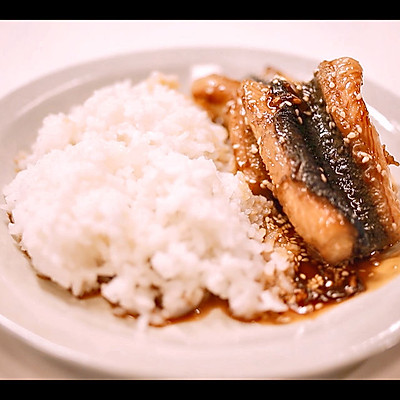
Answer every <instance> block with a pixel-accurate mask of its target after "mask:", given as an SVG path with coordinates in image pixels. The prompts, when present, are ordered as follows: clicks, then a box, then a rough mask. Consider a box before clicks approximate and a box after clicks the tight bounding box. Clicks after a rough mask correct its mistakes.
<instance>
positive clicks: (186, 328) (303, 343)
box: [0, 48, 400, 378]
mask: <svg viewBox="0 0 400 400" xmlns="http://www.w3.org/2000/svg"><path fill="white" fill-rule="evenodd" d="M318 62H319V60H317V61H313V60H308V59H303V58H298V57H293V56H290V55H284V54H279V53H271V52H265V51H261V50H257V49H219V48H208V49H199V48H196V49H168V50H162V51H151V52H143V53H136V54H128V55H122V56H118V57H113V58H109V59H105V60H97V61H94V62H90V63H86V64H83V65H79V66H75V67H73V68H68V69H66V70H62V71H59V72H56V73H54V74H51V75H48V76H46V77H44V78H42V79H39V80H37V81H35V82H32V83H30V84H28V85H26V86H24V87H22V88H20V89H18V90H16V91H15V92H13V93H11V94H10V95H8V96H7V97H6V98H4V99H2V100H1V101H0V121H1V127H0V159H1V165H2V168H1V170H0V187H3V185H4V184H6V183H8V182H9V181H10V180H11V179H12V178H13V176H14V174H15V172H14V166H13V158H14V156H15V155H16V154H17V152H18V151H19V150H20V149H22V148H27V147H28V146H29V144H30V143H31V142H32V141H33V140H34V138H35V136H36V132H37V129H38V127H39V126H40V123H41V121H42V119H43V117H44V116H46V115H47V114H48V113H50V112H58V111H68V109H69V108H70V106H72V105H74V104H77V103H79V102H82V101H83V100H84V99H85V98H86V97H88V96H89V95H90V94H91V92H92V91H93V90H94V89H96V88H98V87H101V86H103V85H106V84H109V83H113V82H115V81H116V80H120V79H125V78H131V79H132V80H133V81H139V80H141V79H143V78H145V77H147V75H148V73H149V72H150V71H152V70H159V71H162V72H165V73H173V74H176V75H178V77H179V78H180V81H181V84H182V90H185V91H188V88H189V83H190V80H191V77H192V73H197V72H198V69H197V67H198V66H199V65H200V66H203V67H207V68H208V67H210V65H211V66H213V65H216V66H219V67H220V68H221V69H222V72H224V73H226V74H227V75H229V76H232V77H237V78H240V77H243V76H246V75H247V74H249V73H257V72H259V71H261V70H262V68H263V67H264V66H266V65H274V66H277V67H278V68H279V69H280V70H282V71H286V72H287V73H289V74H291V75H292V76H294V77H296V78H298V79H309V78H311V76H312V73H313V70H314V69H315V67H316V66H317V65H318ZM193 67H196V68H195V69H193ZM196 71H197V72H196ZM365 74H366V75H367V76H368V71H365ZM363 93H364V98H365V99H366V101H367V102H368V104H369V105H370V111H371V114H372V115H373V117H374V120H375V123H376V125H377V128H378V131H379V132H380V133H381V137H382V140H383V142H384V143H386V144H387V145H388V148H389V151H390V152H392V153H393V154H394V155H395V156H397V158H398V159H399V158H400V157H399V155H400V142H399V139H398V138H396V135H397V136H398V133H399V131H398V129H397V127H398V126H400V125H399V123H400V121H399V119H400V115H398V110H400V99H398V98H397V97H395V96H394V95H392V94H390V93H388V92H386V91H384V90H382V89H380V88H379V87H378V86H376V85H374V84H372V83H370V82H368V80H366V82H365V84H364V90H363ZM396 178H398V176H397V177H396ZM6 223H7V218H6V216H5V215H4V212H2V215H1V221H0V324H1V326H2V327H3V328H5V329H7V330H9V331H11V332H12V333H14V334H15V335H16V336H18V337H20V338H21V339H23V340H24V341H26V342H27V343H29V344H30V345H32V346H34V347H35V348H37V349H40V350H41V351H43V352H45V353H46V354H47V355H51V356H52V357H56V358H57V359H58V360H62V361H63V362H70V363H74V364H79V365H80V366H83V367H87V368H94V369H96V370H100V371H102V372H105V373H106V374H110V376H118V377H147V378H289V377H290V378H291V377H306V376H311V377H315V376H318V375H319V374H321V373H326V372H328V371H332V370H334V369H336V368H340V367H344V366H348V365H350V364H352V363H356V362H358V361H361V360H363V359H365V358H367V357H369V356H371V355H373V354H376V353H378V352H380V351H383V350H384V349H387V348H389V347H391V346H393V345H394V344H396V343H397V342H398V341H399V340H400V279H398V278H395V279H393V280H392V281H390V282H389V283H387V284H386V285H384V286H383V287H381V288H380V289H377V290H374V291H370V292H367V293H364V294H361V295H359V296H357V297H355V298H353V299H351V300H348V301H346V302H345V303H343V304H340V305H337V306H335V307H332V308H331V309H329V310H328V311H326V312H324V313H322V314H321V315H319V316H318V317H316V318H309V319H306V320H303V321H299V322H295V323H292V324H287V325H272V324H271V325H267V324H252V323H251V324H246V323H240V322H238V321H235V320H232V319H230V318H228V317H226V316H225V315H223V314H222V313H221V312H219V311H218V310H215V311H213V312H211V313H210V314H209V315H208V316H207V317H205V318H203V319H201V320H199V321H192V322H185V323H180V324H175V325H171V326H167V327H164V328H149V329H148V330H147V331H145V332H144V333H140V332H139V331H138V329H137V326H136V321H135V320H133V319H122V318H117V317H115V316H113V315H112V313H111V312H110V307H109V305H108V304H106V303H105V302H103V301H102V300H101V299H97V298H93V299H87V300H78V299H75V298H73V297H72V296H70V295H69V293H67V292H65V291H63V290H61V289H59V288H57V287H56V286H55V285H53V284H51V283H50V282H48V281H44V280H41V279H38V278H37V277H36V276H35V274H34V272H33V270H32V268H31V267H30V265H29V262H28V260H27V259H26V258H25V257H24V256H23V255H22V254H21V253H20V251H19V250H18V249H17V247H16V245H15V244H14V242H13V240H12V239H11V238H10V236H9V234H8V231H7V227H6Z"/></svg>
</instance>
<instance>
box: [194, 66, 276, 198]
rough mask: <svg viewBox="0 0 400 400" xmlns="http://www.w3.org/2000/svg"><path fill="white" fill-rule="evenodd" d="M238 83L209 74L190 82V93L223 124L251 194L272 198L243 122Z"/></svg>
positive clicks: (250, 134)
mask: <svg viewBox="0 0 400 400" xmlns="http://www.w3.org/2000/svg"><path fill="white" fill-rule="evenodd" d="M239 87H240V82H239V81H236V80H233V79H229V78H226V77H224V76H221V75H216V74H214V75H210V76H207V77H204V78H200V79H198V80H196V81H195V82H194V83H193V86H192V95H193V98H194V100H195V101H196V102H197V103H198V104H199V105H200V106H202V107H203V108H204V109H205V110H206V111H207V112H208V114H209V116H210V118H211V119H212V120H213V121H220V122H221V124H223V125H224V126H226V128H227V130H228V133H229V139H230V142H231V144H232V148H233V153H234V156H235V161H236V167H237V170H239V171H241V172H243V174H244V176H245V179H246V181H247V183H248V185H249V187H250V189H251V190H252V192H253V193H254V194H262V195H264V196H265V197H268V198H272V193H271V190H270V186H271V179H270V177H269V174H268V172H267V170H266V168H265V164H264V162H263V160H262V158H261V156H260V153H259V151H258V146H257V142H256V139H255V137H254V134H253V132H252V130H251V128H250V127H249V126H248V125H246V124H245V121H244V115H243V113H240V112H239V111H240V110H241V109H242V105H241V98H240V97H239V96H238V93H237V91H238V89H239Z"/></svg>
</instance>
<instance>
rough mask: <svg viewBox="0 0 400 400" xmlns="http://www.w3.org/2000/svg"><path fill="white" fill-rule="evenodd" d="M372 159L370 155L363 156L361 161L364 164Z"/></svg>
mask: <svg viewBox="0 0 400 400" xmlns="http://www.w3.org/2000/svg"><path fill="white" fill-rule="evenodd" d="M369 160H370V158H369V157H368V156H365V157H363V159H362V160H361V162H362V163H363V164H365V163H367V162H368V161H369Z"/></svg>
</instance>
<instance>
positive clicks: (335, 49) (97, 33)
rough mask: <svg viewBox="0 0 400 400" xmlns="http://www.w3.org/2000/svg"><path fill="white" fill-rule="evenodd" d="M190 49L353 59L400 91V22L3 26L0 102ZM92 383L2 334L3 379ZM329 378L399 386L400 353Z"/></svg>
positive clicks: (390, 352) (17, 22)
mask: <svg viewBox="0 0 400 400" xmlns="http://www.w3.org/2000/svg"><path fill="white" fill-rule="evenodd" d="M186 46H207V47H221V46H235V47H254V48H259V49H265V50H273V51H281V52H284V53H290V54H295V55H299V56H303V57H307V58H312V59H315V60H316V64H317V63H318V62H319V61H321V60H323V59H331V58H335V57H340V56H351V57H353V58H355V59H357V60H358V61H359V62H360V63H361V65H362V67H363V69H364V76H365V78H366V79H368V80H371V81H373V82H374V83H377V84H379V85H380V86H382V87H384V88H385V89H387V90H389V91H391V92H393V93H395V94H396V93H399V91H400V74H399V67H400V52H399V46H400V21H395V20H385V21H374V20H355V21H352V20H342V21H337V20H301V21H297V20H274V21H268V20H248V21H247V20H223V21H220V20H210V21H202V20H155V21H153V20H145V21H141V20H138V21H135V20H133V21H132V20H127V21H125V20H110V21H108V20H106V21H104V20H102V21H94V20H90V21H85V20H42V21H41V20H0V98H1V97H3V96H5V95H7V94H8V93H10V92H12V91H13V90H15V89H17V88H19V87H21V86H23V85H25V84H27V83H29V82H31V81H32V80H35V79H37V78H39V77H42V76H45V75H46V74H48V73H51V72H54V71H56V70H60V69H63V68H67V67H69V66H72V65H76V64H79V63H82V62H86V61H90V60H94V59H97V58H102V57H107V56H113V55H117V54H124V53H129V52H133V51H138V50H145V49H160V48H172V47H186ZM399 113H400V110H399ZM91 377H95V378H96V377H100V378H102V377H101V376H93V375H90V374H89V373H88V372H86V371H84V370H78V369H74V368H71V367H69V366H65V365H64V364H63V363H62V362H55V361H54V360H52V359H50V358H48V357H47V356H45V355H42V354H39V353H37V352H36V351H35V350H32V349H30V348H29V347H28V346H26V345H23V344H21V343H20V341H19V340H17V339H15V338H13V337H11V336H10V335H8V334H5V333H3V332H1V331H0V379H24V378H28V379H29V378H30V379H45V378H48V379H55V378H58V379H68V378H91ZM329 377H332V378H349V379H381V378H388V379H400V345H398V346H396V347H394V348H393V349H391V350H388V351H386V352H384V353H382V354H380V355H378V356H375V357H373V358H371V359H369V360H367V361H365V362H363V363H361V364H359V365H357V366H355V367H352V368H348V369H346V370H344V371H341V372H338V373H337V374H335V375H331V376H329Z"/></svg>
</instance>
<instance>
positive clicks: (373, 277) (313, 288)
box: [168, 243, 400, 324]
mask: <svg viewBox="0 0 400 400" xmlns="http://www.w3.org/2000/svg"><path fill="white" fill-rule="evenodd" d="M321 268H322V265H320V264H319V263H318V262H317V261H316V260H313V261H309V260H307V261H303V262H300V263H299V267H298V268H297V270H296V275H295V278H294V281H295V285H296V289H295V291H297V301H298V303H297V304H292V305H291V308H290V309H289V310H288V311H285V312H281V313H275V312H265V313H262V314H260V315H258V316H257V317H256V318H253V319H250V320H243V319H240V318H237V317H235V316H234V315H232V313H231V312H230V310H229V305H228V302H227V301H225V300H221V299H220V298H218V297H216V296H213V295H212V294H209V295H207V296H206V297H205V299H204V300H203V301H202V303H201V304H200V305H199V306H198V307H197V308H196V309H194V310H193V311H192V312H191V313H189V314H187V315H184V316H181V317H179V318H176V319H173V320H171V321H169V322H168V323H169V324H174V323H181V322H190V321H197V320H200V319H202V318H205V317H206V316H207V315H208V314H209V313H210V312H211V311H213V310H215V309H219V310H221V311H222V312H223V313H224V314H226V315H228V316H229V317H231V318H234V319H236V320H238V321H241V322H245V323H262V324H285V323H292V322H296V321H301V320H304V319H307V318H308V319H309V318H315V317H317V316H318V315H320V314H321V313H322V312H324V311H326V310H329V309H331V307H333V306H335V305H339V304H340V303H342V302H343V301H345V300H348V299H350V298H352V297H354V296H357V295H362V294H363V293H364V292H370V291H371V290H374V289H377V288H379V287H381V286H382V285H384V284H385V283H387V282H389V281H390V280H391V279H394V278H395V277H397V276H398V275H399V273H400V243H397V244H395V245H394V246H392V247H390V248H388V249H386V250H385V251H383V252H381V253H375V254H373V255H372V256H371V257H370V258H368V259H364V260H360V261H356V262H354V263H352V264H349V265H347V266H342V267H331V268H330V269H328V270H326V266H325V270H324V272H322V269H321Z"/></svg>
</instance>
